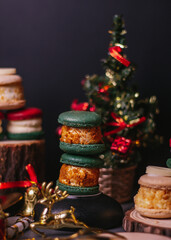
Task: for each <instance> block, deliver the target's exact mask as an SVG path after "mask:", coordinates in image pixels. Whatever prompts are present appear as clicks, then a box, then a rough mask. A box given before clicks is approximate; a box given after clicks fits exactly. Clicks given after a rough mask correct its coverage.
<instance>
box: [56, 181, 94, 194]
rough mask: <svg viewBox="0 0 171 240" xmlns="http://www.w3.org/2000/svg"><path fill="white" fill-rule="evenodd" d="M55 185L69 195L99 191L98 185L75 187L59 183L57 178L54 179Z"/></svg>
mask: <svg viewBox="0 0 171 240" xmlns="http://www.w3.org/2000/svg"><path fill="white" fill-rule="evenodd" d="M56 185H57V186H58V187H59V189H60V190H62V191H67V193H68V194H71V195H91V194H97V193H99V186H98V185H96V186H94V187H75V186H69V185H66V184H63V183H60V182H59V180H57V181H56Z"/></svg>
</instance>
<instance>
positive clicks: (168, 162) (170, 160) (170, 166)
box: [166, 158, 171, 168]
mask: <svg viewBox="0 0 171 240" xmlns="http://www.w3.org/2000/svg"><path fill="white" fill-rule="evenodd" d="M166 165H167V167H168V168H171V158H168V159H167V161H166Z"/></svg>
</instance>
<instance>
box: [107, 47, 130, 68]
mask: <svg viewBox="0 0 171 240" xmlns="http://www.w3.org/2000/svg"><path fill="white" fill-rule="evenodd" d="M120 52H122V48H121V47H119V46H114V47H110V48H109V53H110V55H111V56H112V57H113V58H115V59H116V60H118V61H119V62H120V63H122V64H123V65H124V66H126V67H128V66H129V65H130V61H128V60H127V59H126V58H124V57H122V55H121V54H119V53H120Z"/></svg>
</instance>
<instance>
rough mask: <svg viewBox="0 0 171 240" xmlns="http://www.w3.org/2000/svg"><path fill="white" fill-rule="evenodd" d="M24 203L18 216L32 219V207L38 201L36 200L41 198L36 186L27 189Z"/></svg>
mask: <svg viewBox="0 0 171 240" xmlns="http://www.w3.org/2000/svg"><path fill="white" fill-rule="evenodd" d="M24 198H25V202H24V208H23V210H22V212H21V213H20V215H22V216H25V217H33V216H34V207H35V205H36V203H37V201H38V199H40V198H41V192H40V189H39V187H38V186H37V185H36V184H33V185H32V186H31V187H29V188H28V189H27V190H26V192H25V197H24Z"/></svg>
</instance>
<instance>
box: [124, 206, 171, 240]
mask: <svg viewBox="0 0 171 240" xmlns="http://www.w3.org/2000/svg"><path fill="white" fill-rule="evenodd" d="M123 228H124V230H125V231H127V232H144V233H155V234H160V235H164V236H169V237H170V236H171V219H152V218H147V217H143V216H141V215H140V214H139V213H138V212H137V211H136V210H135V209H131V210H129V211H127V212H126V214H125V217H124V220H123Z"/></svg>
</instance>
